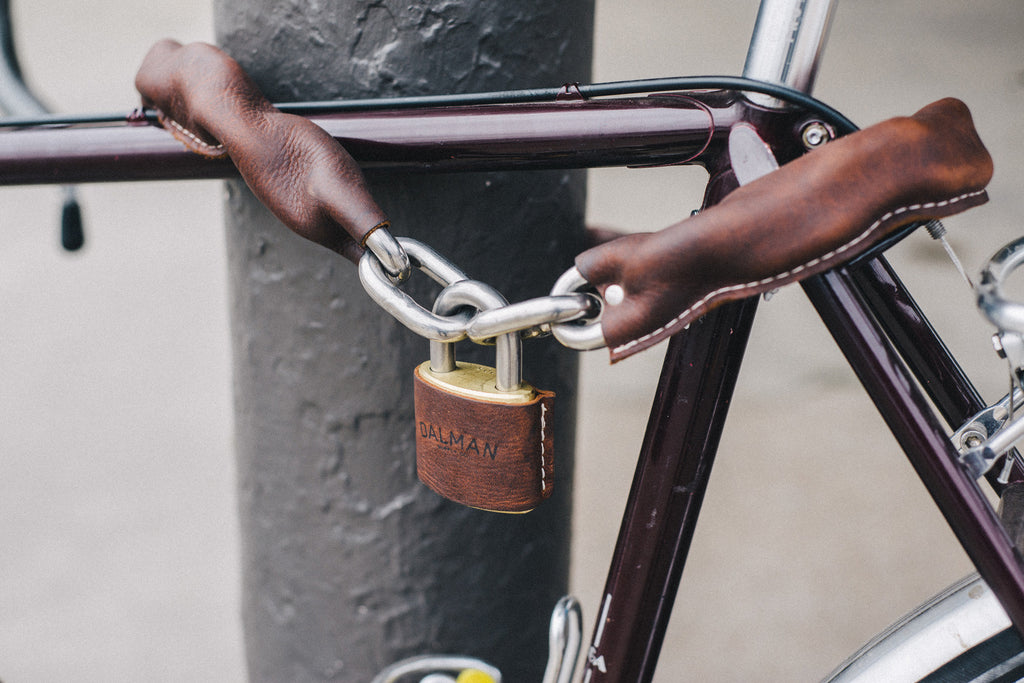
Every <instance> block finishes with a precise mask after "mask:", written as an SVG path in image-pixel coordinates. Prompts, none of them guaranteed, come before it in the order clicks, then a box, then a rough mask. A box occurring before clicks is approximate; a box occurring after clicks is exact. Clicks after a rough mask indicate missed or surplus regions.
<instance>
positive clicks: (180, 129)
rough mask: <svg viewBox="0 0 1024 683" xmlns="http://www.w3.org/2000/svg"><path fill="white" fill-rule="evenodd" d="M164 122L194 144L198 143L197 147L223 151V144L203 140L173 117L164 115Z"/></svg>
mask: <svg viewBox="0 0 1024 683" xmlns="http://www.w3.org/2000/svg"><path fill="white" fill-rule="evenodd" d="M164 123H169V124H170V125H171V127H172V128H174V130H176V131H178V132H179V133H181V134H182V135H184V136H185V137H187V138H188V139H189V140H191V141H192V142H194V143H195V144H196V145H198V146H199V147H201V148H203V149H206V150H209V151H211V152H223V151H224V145H223V144H217V145H211V144H210V143H208V142H206V141H204V140H203V139H201V138H200V137H199V136H198V135H196V134H195V133H193V132H192V131H190V130H189V129H188V128H186V127H185V126H183V125H181V124H180V123H178V122H177V121H175V120H174V119H172V118H171V117H169V116H165V117H164Z"/></svg>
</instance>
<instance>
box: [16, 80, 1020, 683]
mask: <svg viewBox="0 0 1024 683" xmlns="http://www.w3.org/2000/svg"><path fill="white" fill-rule="evenodd" d="M314 118H315V120H316V121H317V122H318V123H320V124H321V125H322V126H323V127H324V128H326V129H327V130H328V131H329V132H330V133H331V134H332V135H334V136H335V137H336V138H338V139H339V140H340V141H341V142H342V143H343V144H344V145H345V146H346V147H347V148H348V149H349V151H350V152H352V154H353V156H355V157H356V159H357V160H358V161H359V162H360V163H361V164H363V165H364V166H365V167H366V168H367V169H369V170H371V171H381V172H387V171H402V172H408V171H424V172H427V171H430V172H433V171H479V170H519V169H535V168H553V167H558V168H579V167H595V166H611V165H630V166H643V165H664V164H682V163H690V164H698V165H702V166H704V167H705V168H707V169H708V171H709V173H710V174H711V182H710V184H709V189H708V192H707V195H706V196H707V203H708V204H713V203H715V202H717V201H718V200H720V199H721V198H722V197H723V196H725V194H727V193H728V191H729V190H731V189H732V186H733V185H734V180H733V179H732V176H731V172H730V171H729V166H728V159H727V153H726V152H725V150H724V145H723V140H724V137H725V135H726V134H727V133H728V130H729V128H730V127H731V126H732V125H733V124H735V123H736V122H739V121H746V122H749V123H751V124H752V125H754V126H755V127H756V128H757V130H758V131H759V133H760V134H761V136H762V137H763V138H764V139H765V140H767V141H768V142H769V143H770V144H771V145H772V147H773V150H774V151H775V153H776V155H777V156H778V157H779V159H780V161H782V162H785V161H787V160H789V159H792V158H794V157H796V156H798V155H799V154H801V153H802V152H803V148H802V146H801V144H800V140H799V130H800V129H801V128H802V126H803V125H804V124H805V123H806V122H807V121H808V116H807V115H806V114H802V113H801V112H800V111H798V110H786V111H781V112H780V111H776V110H770V109H764V108H760V107H757V106H755V105H752V104H750V103H749V102H747V101H746V100H745V99H744V98H743V97H741V96H740V95H738V94H736V93H732V92H728V91H718V92H700V93H689V94H687V95H686V96H681V95H679V96H674V95H663V96H654V97H641V98H621V99H614V100H594V101H591V100H583V99H568V100H565V101H558V102H552V103H541V104H498V105H486V106H460V107H446V108H440V109H438V108H430V109H409V110H401V111H374V112H362V113H345V114H335V115H323V116H317V117H314ZM233 173H234V171H233V168H232V167H231V166H230V164H229V163H228V162H211V161H208V160H205V159H200V158H199V157H197V156H195V155H192V154H190V153H188V152H186V151H184V149H183V148H182V147H181V146H180V145H179V144H178V143H177V142H176V141H174V140H173V139H172V138H171V137H170V136H169V135H168V134H167V133H165V132H164V131H162V130H161V129H159V128H156V127H153V126H150V125H148V124H145V123H135V124H128V123H125V124H122V125H118V126H101V127H60V126H55V127H46V128H34V129H31V130H6V131H0V185H5V184H6V185H13V184H31V183H81V182H110V181H124V180H155V179H195V178H219V177H228V176H230V175H233ZM803 287H804V290H805V291H806V293H807V295H808V297H809V298H810V300H811V302H812V304H813V305H814V306H815V308H816V309H817V311H818V313H819V315H820V316H821V318H822V320H823V321H824V322H825V324H826V325H827V327H828V329H829V330H830V332H831V333H832V335H833V337H834V338H835V340H836V343H837V344H838V345H839V347H840V349H841V350H842V351H843V353H844V354H845V356H846V358H847V360H848V362H849V363H850V365H851V367H852V368H853V369H854V371H855V372H856V374H857V376H858V377H859V378H860V380H861V382H862V384H863V385H864V387H865V389H866V390H867V392H868V394H869V395H870V396H871V399H872V400H873V401H874V403H875V405H876V406H877V407H878V409H879V411H880V413H881V414H882V416H883V418H884V419H885V420H886V422H887V424H888V425H889V427H890V429H891V430H892V432H893V434H894V435H895V437H896V439H897V440H898V442H899V443H900V445H901V446H902V447H903V449H904V450H905V452H906V453H907V456H908V458H909V459H910V461H911V463H912V465H913V466H914V468H915V470H916V471H917V473H918V475H919V476H920V477H921V480H922V481H923V482H924V484H925V486H926V487H927V488H928V490H929V492H930V493H931V495H932V497H933V498H934V500H935V502H936V504H937V505H938V507H939V509H940V510H941V511H942V513H943V514H944V515H945V517H946V519H947V520H948V522H949V524H950V526H951V527H952V529H953V531H954V533H955V534H956V536H957V538H958V539H959V540H960V543H961V544H962V545H963V547H964V549H965V551H966V552H967V554H968V555H969V556H970V558H971V560H972V561H973V562H974V564H975V565H976V566H977V568H978V571H979V573H980V574H981V576H982V578H983V579H984V580H985V581H986V582H987V583H988V585H989V586H990V587H991V588H992V590H993V592H994V593H995V594H996V595H997V597H998V598H999V600H1000V602H1001V603H1002V605H1003V607H1004V608H1005V610H1006V612H1007V613H1008V615H1009V616H1010V619H1011V621H1012V622H1013V624H1014V626H1015V627H1016V628H1017V630H1018V631H1019V632H1021V633H1022V634H1024V565H1022V562H1021V559H1020V557H1019V555H1018V554H1017V553H1016V551H1015V549H1014V547H1013V544H1012V543H1011V542H1010V540H1009V538H1008V537H1007V535H1006V533H1005V531H1004V530H1003V527H1002V525H1001V523H1000V522H999V520H998V519H997V518H996V516H995V514H994V512H993V511H992V509H991V506H990V505H989V504H988V502H987V500H986V499H985V497H984V495H983V494H982V492H981V490H980V489H979V487H978V486H977V484H976V483H975V482H974V481H973V480H972V479H971V478H969V477H968V476H967V474H966V473H965V471H964V469H963V468H962V467H961V466H960V465H959V463H958V459H957V453H956V451H955V450H954V448H953V446H952V444H951V443H950V440H949V438H948V436H947V434H946V430H945V429H944V428H943V427H942V425H941V424H940V422H939V418H938V417H937V416H936V415H935V414H934V413H933V411H932V408H931V407H930V404H929V399H930V400H931V402H932V403H933V404H934V405H936V406H937V407H938V409H939V411H940V413H941V414H942V417H943V418H944V420H945V421H946V423H947V425H948V426H949V427H951V428H954V429H955V428H957V427H959V426H960V425H961V424H962V423H963V422H965V421H966V420H967V419H968V418H970V417H971V416H972V415H973V414H974V413H975V412H977V411H978V410H980V409H982V408H984V404H983V403H982V401H981V399H980V397H979V395H978V393H977V391H976V390H975V389H974V387H973V386H972V385H971V383H970V382H969V380H968V379H967V378H966V377H965V376H964V373H963V372H962V371H961V370H960V368H959V366H958V365H957V363H956V361H955V360H954V359H953V358H952V356H951V355H950V353H949V351H948V350H947V349H946V347H945V346H944V345H943V343H942V342H941V340H940V339H939V337H938V335H937V334H936V333H935V331H934V329H932V327H931V325H930V324H929V323H928V321H927V319H926V318H925V317H924V315H923V314H922V313H921V311H920V309H919V308H918V307H917V305H916V304H915V303H914V301H913V299H912V298H911V296H910V294H909V293H908V292H907V291H906V289H905V288H904V287H903V285H902V284H901V283H900V281H899V279H898V278H897V277H896V274H895V273H894V272H893V271H892V269H891V268H890V267H889V265H888V264H887V263H886V262H885V261H884V259H883V258H882V257H881V256H880V255H879V254H877V253H874V254H871V255H869V256H868V257H867V258H864V259H862V260H861V261H860V262H859V263H857V264H854V265H847V266H845V267H842V268H838V269H836V270H833V271H830V272H828V273H825V274H823V275H820V276H817V277H814V278H812V279H809V280H807V281H805V282H804V283H803ZM756 309H757V301H756V299H750V300H746V301H741V302H737V303H734V304H729V305H726V306H723V307H721V308H719V309H716V310H715V311H713V312H711V313H710V314H708V315H707V316H705V317H704V318H703V319H701V320H700V321H699V322H697V323H695V324H693V325H692V326H691V327H690V329H689V330H688V331H686V332H683V333H680V334H678V335H676V337H674V338H673V339H672V341H671V342H670V343H669V347H668V352H667V354H666V359H665V365H664V368H663V370H662V374H661V377H660V380H659V385H658V389H657V393H656V396H655V400H654V405H653V407H652V410H651V417H650V421H649V423H648V428H647V432H646V435H645V437H644V441H643V445H642V447H641V452H640V455H639V460H638V464H637V470H636V474H635V477H634V480H633V485H632V489H631V491H630V494H629V499H628V501H627V504H626V510H625V513H624V515H623V521H622V526H621V529H620V532H619V537H618V541H617V545H616V548H615V551H614V555H613V559H612V564H611V567H610V568H609V574H608V579H607V583H606V586H605V590H604V593H603V599H602V603H601V605H600V607H599V610H598V614H599V616H598V619H597V624H596V626H595V630H594V636H593V640H592V644H591V647H590V651H589V652H588V658H587V664H586V667H587V669H586V678H585V680H587V681H648V680H650V679H651V677H652V676H653V673H654V665H655V662H656V660H657V656H658V653H659V650H660V648H661V644H662V641H663V639H664V634H665V628H666V625H667V622H668V618H669V614H670V612H671V610H672V605H673V602H674V599H675V595H676V589H677V587H678V585H679V581H680V577H681V575H682V572H683V567H684V564H685V560H686V556H687V552H688V550H689V546H690V542H691V540H692V538H693V533H694V529H695V526H696V523H697V518H698V514H699V512H700V507H701V503H702V501H703V497H704V493H705V490H706V487H707V482H708V478H709V475H710V471H711V467H712V463H713V461H714V457H715V453H716V450H717V447H718V443H719V438H720V436H721V433H722V429H723V427H724V423H725V418H726V414H727V412H728V407H729V403H730V400H731V397H732V393H733V388H734V386H735V383H736V379H737V375H738V372H739V368H740V364H741V362H742V358H743V353H744V350H745V347H746V342H747V338H748V334H749V331H750V328H751V325H752V322H753V318H754V315H755V312H756ZM915 380H916V381H915ZM918 383H919V384H920V386H923V387H926V389H927V392H928V395H927V397H926V395H925V393H923V392H922V390H921V389H920V388H919V384H918ZM1021 480H1024V472H1022V471H1021V470H1020V468H1019V467H1018V468H1015V469H1014V471H1013V473H1012V476H1011V481H1021ZM990 483H991V484H992V485H993V486H994V487H995V488H996V490H997V491H998V490H1000V488H1001V486H1000V484H999V483H998V482H995V481H994V480H993V479H990ZM652 511H654V513H653V514H652Z"/></svg>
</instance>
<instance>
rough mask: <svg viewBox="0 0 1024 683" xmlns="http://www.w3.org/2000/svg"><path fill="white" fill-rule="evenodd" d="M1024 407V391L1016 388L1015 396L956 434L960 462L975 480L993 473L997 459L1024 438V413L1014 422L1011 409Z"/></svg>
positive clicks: (954, 439)
mask: <svg viewBox="0 0 1024 683" xmlns="http://www.w3.org/2000/svg"><path fill="white" fill-rule="evenodd" d="M1022 403H1024V391H1022V390H1021V389H1020V387H1014V390H1013V394H1012V395H1011V394H1007V395H1006V396H1004V397H1003V398H1002V399H1001V400H1000V401H999V402H997V403H995V404H993V405H991V406H989V407H988V408H985V409H984V410H981V411H979V412H978V413H977V414H976V415H974V416H973V417H971V419H970V420H968V421H967V422H966V423H965V424H964V425H963V426H962V427H960V429H958V430H956V432H954V433H953V436H952V437H951V440H952V441H953V446H955V447H956V449H957V450H958V451H959V452H960V461H961V462H962V463H963V464H964V466H965V467H967V470H968V472H970V474H971V475H972V476H974V478H975V479H977V478H978V477H980V476H982V475H983V474H985V472H987V471H988V470H989V469H991V468H992V466H993V465H994V464H995V461H996V459H998V457H999V456H1000V455H1002V454H1003V453H1005V452H1006V451H1009V450H1010V448H1012V447H1013V444H1014V443H1015V442H1016V441H1017V440H1018V439H1019V438H1021V436H1024V431H1022V430H1024V410H1022V411H1019V412H1018V414H1017V416H1016V417H1015V419H1013V421H1012V422H1010V418H1011V417H1012V416H1013V412H1014V411H1011V408H1012V407H1013V406H1021V404H1022Z"/></svg>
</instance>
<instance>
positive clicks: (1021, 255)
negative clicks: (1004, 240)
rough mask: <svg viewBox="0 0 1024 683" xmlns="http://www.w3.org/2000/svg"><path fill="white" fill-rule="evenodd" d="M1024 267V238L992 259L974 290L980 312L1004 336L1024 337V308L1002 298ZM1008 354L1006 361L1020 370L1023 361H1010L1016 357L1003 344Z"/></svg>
mask: <svg viewBox="0 0 1024 683" xmlns="http://www.w3.org/2000/svg"><path fill="white" fill-rule="evenodd" d="M1022 263H1024V237H1022V238H1019V239H1017V240H1014V241H1013V242H1010V243H1009V244H1007V245H1006V246H1004V247H1003V248H1002V249H1000V250H999V251H998V252H996V253H995V255H994V256H992V258H991V259H989V261H988V263H987V264H986V266H985V268H984V270H982V271H981V280H980V281H979V282H978V284H977V286H976V287H975V292H976V293H977V295H978V308H979V309H980V310H981V312H982V314H983V315H984V316H985V317H986V318H988V320H989V322H991V323H992V324H993V325H995V326H996V328H998V329H999V331H1000V333H1003V332H1016V333H1018V334H1024V304H1022V303H1018V302H1015V301H1010V300H1008V299H1007V298H1005V297H1004V296H1003V283H1005V282H1006V279H1007V278H1008V277H1009V276H1010V273H1012V272H1013V271H1014V270H1016V269H1017V267H1019V266H1020V265H1021V264H1022ZM1003 348H1004V350H1006V351H1007V360H1010V361H1011V362H1012V363H1014V365H1015V367H1018V368H1019V367H1021V362H1020V361H1021V360H1024V358H1011V354H1012V355H1014V356H1016V355H1017V354H1016V353H1015V352H1013V350H1011V349H1007V345H1006V344H1005V343H1004V344H1003Z"/></svg>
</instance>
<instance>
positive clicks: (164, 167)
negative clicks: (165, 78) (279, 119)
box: [0, 92, 746, 185]
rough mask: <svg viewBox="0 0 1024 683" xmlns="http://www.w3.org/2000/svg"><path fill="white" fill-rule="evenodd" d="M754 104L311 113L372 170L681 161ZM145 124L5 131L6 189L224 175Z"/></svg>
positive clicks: (1, 156) (651, 101)
mask: <svg viewBox="0 0 1024 683" xmlns="http://www.w3.org/2000/svg"><path fill="white" fill-rule="evenodd" d="M745 109H746V107H745V105H744V104H743V102H742V101H741V100H739V99H738V98H737V97H736V96H735V95H734V94H730V93H725V92H718V93H703V94H702V96H701V100H700V101H698V100H696V99H694V98H691V97H683V96H676V95H658V96H652V97H644V98H628V99H627V98H622V99H613V100H612V99H610V100H596V101H592V100H567V101H562V102H555V103H544V104H512V105H484V106H465V107H444V108H430V109H418V110H417V109H409V110H395V111H369V112H355V113H342V114H333V115H322V116H314V117H311V118H312V119H313V120H314V121H316V122H317V123H318V124H319V125H320V126H322V127H323V128H324V129H325V130H327V131H328V132H329V133H330V134H331V135H332V136H333V137H335V138H336V139H338V140H339V141H340V142H341V143H342V144H343V145H344V146H345V147H346V149H348V150H349V152H350V153H351V154H352V155H353V156H354V157H355V158H356V160H357V161H359V162H360V164H362V165H363V166H364V167H365V168H366V169H368V170H374V169H381V170H401V171H410V170H413V171H415V170H432V171H463V170H509V169H537V168H582V167H594V166H621V165H661V164H679V163H685V162H687V161H690V160H692V159H693V158H694V157H696V156H698V155H700V154H701V152H702V151H703V150H704V149H706V147H707V146H708V144H709V143H710V142H711V140H712V138H713V137H714V136H715V135H716V132H717V131H727V130H728V128H729V126H731V125H732V124H733V123H734V122H735V121H737V120H738V119H739V118H740V117H741V116H743V114H744V111H745ZM233 174H234V169H233V167H232V166H231V164H230V162H229V161H227V160H217V161H210V160H208V159H204V158H202V157H199V156H197V155H194V154H191V153H190V152H187V151H186V150H185V149H184V147H183V146H182V145H181V144H180V143H179V142H178V141H176V140H175V139H174V138H172V137H171V136H170V135H169V134H168V133H167V132H166V131H164V130H163V129H161V128H158V127H155V126H152V125H150V124H147V123H136V124H127V123H125V124H121V125H116V126H95V127H89V126H82V127H50V128H33V129H22V130H18V129H14V130H5V131H0V185H25V184H40V183H85V182H112V181H123V180H128V179H131V180H174V179H203V178H224V177H230V176H231V175H233Z"/></svg>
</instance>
